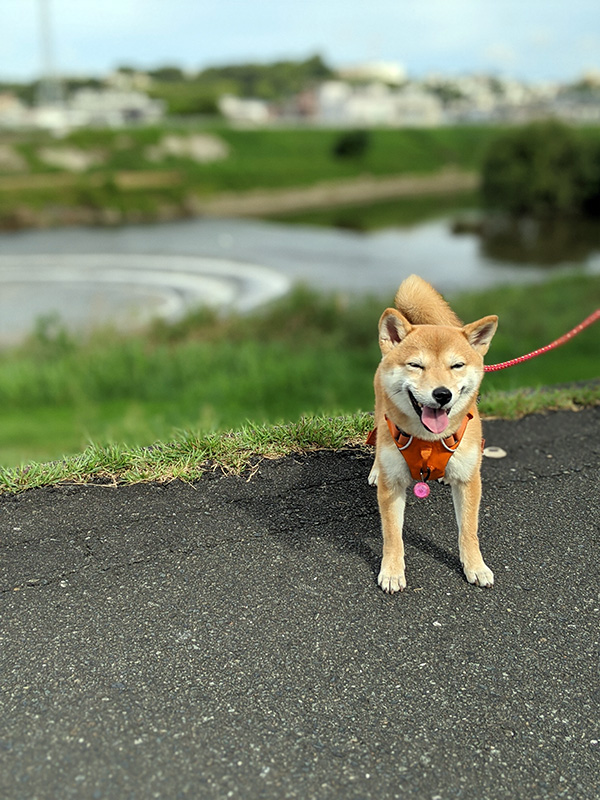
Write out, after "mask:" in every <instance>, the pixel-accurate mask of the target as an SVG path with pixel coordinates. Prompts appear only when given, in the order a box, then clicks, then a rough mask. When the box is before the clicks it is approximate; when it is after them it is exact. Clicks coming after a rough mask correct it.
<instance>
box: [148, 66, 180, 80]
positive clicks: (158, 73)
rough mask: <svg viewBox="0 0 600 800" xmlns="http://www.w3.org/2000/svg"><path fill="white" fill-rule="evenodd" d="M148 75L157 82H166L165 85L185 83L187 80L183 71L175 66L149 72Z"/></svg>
mask: <svg viewBox="0 0 600 800" xmlns="http://www.w3.org/2000/svg"><path fill="white" fill-rule="evenodd" d="M148 75H149V76H150V77H151V78H152V79H153V80H155V81H164V82H165V83H175V82H177V81H185V79H186V78H185V75H184V73H183V70H181V69H180V68H179V67H173V66H165V67H159V68H158V69H153V70H149V71H148Z"/></svg>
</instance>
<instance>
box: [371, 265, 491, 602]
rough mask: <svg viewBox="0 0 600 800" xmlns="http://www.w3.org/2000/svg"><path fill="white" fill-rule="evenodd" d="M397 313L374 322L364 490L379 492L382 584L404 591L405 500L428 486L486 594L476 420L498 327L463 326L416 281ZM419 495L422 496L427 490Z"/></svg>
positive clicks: (401, 294)
mask: <svg viewBox="0 0 600 800" xmlns="http://www.w3.org/2000/svg"><path fill="white" fill-rule="evenodd" d="M395 305H396V308H395V309H394V308H388V309H386V310H385V311H384V312H383V314H382V316H381V319H380V321H379V345H380V348H381V355H382V358H381V362H380V364H379V367H378V369H377V372H376V373H375V424H376V429H375V431H376V447H377V449H376V454H375V462H374V464H373V468H372V470H371V473H370V475H369V482H370V483H371V484H376V485H377V500H378V503H379V513H380V516H381V527H382V532H383V558H382V561H381V571H380V573H379V577H378V583H379V585H380V586H381V588H382V589H383V590H384V591H385V592H390V593H393V592H398V591H402V590H403V589H404V588H406V579H405V571H404V545H403V542H402V526H403V522H404V506H405V493H406V489H407V488H408V486H409V485H410V484H411V482H412V481H413V480H417V481H419V483H418V484H417V485H416V487H415V494H417V493H418V490H419V489H420V490H421V492H420V493H421V494H428V493H429V490H428V488H427V483H426V482H427V480H435V479H437V478H441V477H442V476H443V478H444V481H445V482H446V483H449V484H450V485H451V487H452V499H453V502H454V508H455V513H456V520H457V523H458V529H459V538H458V548H459V555H460V560H461V563H462V566H463V569H464V572H465V576H466V578H467V581H469V583H472V584H475V585H478V586H492V585H493V583H494V575H493V573H492V571H491V570H490V569H489V567H487V566H486V564H485V562H484V560H483V558H482V556H481V551H480V549H479V539H478V535H477V529H478V517H479V503H480V500H481V476H480V467H481V451H482V438H481V421H480V419H479V414H478V413H477V405H476V404H477V393H478V390H479V385H480V383H481V379H482V377H483V356H484V355H485V354H486V353H487V350H488V347H489V345H490V342H491V340H492V337H493V335H494V333H495V332H496V327H497V324H498V318H497V317H496V316H488V317H483V318H482V319H480V320H478V321H477V322H472V323H470V324H469V325H463V324H462V322H461V321H460V320H459V319H458V317H457V316H456V314H455V313H454V312H453V311H452V309H451V308H450V306H449V305H448V304H447V303H446V301H445V300H444V299H443V298H442V297H441V295H440V294H438V292H437V291H436V290H435V289H434V288H433V287H432V286H430V284H428V283H427V282H426V281H424V280H422V279H421V278H419V277H417V276H416V275H412V276H411V277H409V278H407V279H406V280H405V281H404V282H403V283H402V284H401V285H400V288H399V289H398V292H397V294H396V298H395ZM423 487H424V488H423Z"/></svg>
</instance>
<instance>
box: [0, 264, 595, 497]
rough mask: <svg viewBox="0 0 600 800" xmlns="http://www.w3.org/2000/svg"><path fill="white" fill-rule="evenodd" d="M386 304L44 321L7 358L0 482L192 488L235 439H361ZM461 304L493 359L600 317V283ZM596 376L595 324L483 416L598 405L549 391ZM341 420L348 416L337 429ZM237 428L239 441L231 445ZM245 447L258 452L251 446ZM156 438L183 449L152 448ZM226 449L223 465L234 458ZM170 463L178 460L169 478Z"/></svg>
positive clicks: (563, 284)
mask: <svg viewBox="0 0 600 800" xmlns="http://www.w3.org/2000/svg"><path fill="white" fill-rule="evenodd" d="M532 293H534V295H535V302H533V301H532ZM391 302H392V298H391V297H386V298H360V299H350V298H347V297H343V296H335V295H320V294H317V293H314V292H310V291H307V290H304V289H298V290H296V291H295V292H293V293H292V294H291V295H289V296H288V297H286V298H284V299H282V300H281V301H279V302H277V303H275V304H273V305H272V306H270V307H268V308H265V309H262V310H261V311H260V312H256V313H254V314H252V315H249V316H237V315H233V316H229V317H225V318H222V317H219V316H217V315H215V314H213V313H212V312H209V311H206V310H201V311H198V312H197V313H196V314H191V315H190V316H188V317H187V318H186V319H185V320H183V321H181V322H180V323H178V324H176V325H172V326H170V325H165V324H163V323H156V324H155V325H154V326H153V327H152V328H151V329H150V330H149V331H148V332H147V333H146V334H145V335H144V336H141V335H136V336H123V335H118V334H116V333H115V332H110V331H104V332H98V333H97V334H95V335H94V336H92V337H91V338H90V339H88V340H86V341H81V340H78V339H75V338H74V337H72V336H70V335H69V334H68V333H66V332H65V331H64V330H62V329H61V328H60V326H59V325H57V324H56V322H52V321H46V322H43V323H41V324H40V325H39V326H38V329H37V330H36V332H35V333H34V334H33V335H32V337H31V339H30V341H29V342H28V343H27V344H25V345H24V346H22V347H20V348H18V349H14V350H11V351H7V352H4V353H2V354H0V403H1V404H2V409H3V413H2V425H1V426H0V464H2V465H3V466H4V467H5V471H4V473H3V474H4V476H5V477H4V478H3V479H2V481H3V483H2V485H4V486H5V487H10V486H11V485H13V484H14V485H15V486H17V487H18V486H19V485H20V483H19V481H20V480H21V479H17V478H16V477H15V475H19V474H20V475H28V476H29V478H28V479H27V480H32V475H34V474H35V473H36V471H40V473H41V474H43V473H44V470H45V469H46V468H42V467H33V466H29V467H27V468H24V469H21V468H19V467H18V465H19V464H21V465H24V464H31V463H32V462H38V463H40V462H47V461H57V462H58V464H59V465H60V464H63V463H64V464H68V465H70V466H68V467H65V468H64V469H65V470H66V471H65V472H64V473H61V474H62V475H63V477H62V478H60V480H65V479H67V478H66V477H64V475H66V474H68V473H69V471H71V472H72V474H73V476H74V479H75V477H76V476H77V475H81V476H86V478H85V479H88V478H90V476H91V477H93V476H94V475H99V476H101V477H102V478H103V479H104V478H106V477H107V476H109V477H110V475H113V474H114V475H118V476H120V477H119V478H118V479H119V480H121V479H126V480H128V479H129V478H127V477H123V476H128V475H129V476H133V475H147V476H148V478H150V477H151V478H152V479H153V480H158V479H159V478H160V473H161V471H164V474H165V475H171V476H172V477H177V476H180V477H185V475H187V474H188V473H187V472H185V470H191V472H190V473H189V474H195V473H193V470H194V469H196V468H197V467H198V465H199V464H202V463H204V462H205V461H207V460H209V461H210V460H211V459H214V458H215V452H216V451H214V448H215V447H217V444H216V443H219V444H218V448H223V447H226V446H229V445H230V444H231V442H232V441H234V442H235V441H237V442H238V445H236V447H238V446H239V448H240V449H241V451H242V452H246V451H250V450H253V448H254V449H255V448H256V447H257V446H258V444H259V443H260V440H261V439H262V440H263V444H262V445H261V447H264V448H266V450H268V448H269V447H272V446H274V445H273V441H272V440H273V439H274V438H275V439H276V438H277V437H278V436H279V437H280V440H281V441H284V440H285V441H288V443H289V442H290V441H293V442H298V441H299V437H300V432H301V430H304V431H305V432H306V431H308V432H309V433H308V434H307V435H308V439H307V441H308V442H310V441H312V440H311V439H310V437H311V436H313V435H315V434H314V430H315V428H319V427H320V428H321V434H320V436H321V437H324V436H328V435H333V434H334V433H335V430H336V426H337V425H338V424H339V425H341V426H342V427H343V426H344V425H351V426H352V425H354V426H355V425H357V424H358V426H359V428H360V426H364V412H368V411H370V410H371V409H372V407H373V389H372V379H373V373H374V371H375V368H376V365H377V363H378V361H379V358H380V356H379V348H378V346H377V333H376V326H377V320H378V319H379V316H380V314H381V311H382V310H383V308H385V307H386V306H387V305H389V304H391ZM451 302H452V304H453V306H454V308H455V309H456V310H457V312H458V313H459V314H460V316H461V317H462V318H463V319H465V320H467V321H471V320H474V319H477V318H479V317H481V316H484V315H485V314H487V313H497V314H498V315H499V316H500V328H499V331H498V334H497V335H496V338H495V339H494V342H493V344H492V348H491V351H490V354H489V356H488V361H489V363H495V362H500V361H504V360H507V359H509V358H513V357H515V356H518V355H522V354H524V353H526V352H529V351H531V350H534V349H536V348H538V347H540V346H542V345H544V344H547V343H548V342H550V341H552V340H553V339H556V338H557V337H558V336H560V335H562V334H563V333H565V332H566V331H567V330H569V329H570V328H572V327H573V326H574V325H576V324H577V323H578V322H580V321H581V320H582V319H583V318H584V317H585V316H587V315H588V314H589V313H591V312H592V311H593V310H594V309H595V308H597V307H598V306H600V278H599V277H596V276H583V275H580V274H573V275H570V276H568V277H562V278H559V279H554V280H551V281H548V282H547V283H544V284H541V285H536V286H535V287H534V288H533V289H532V287H528V286H521V287H512V288H510V287H504V288H501V289H493V290H488V291H484V292H477V293H473V294H467V295H460V296H458V297H456V298H451ZM597 377H598V326H594V327H592V328H588V329H587V330H586V331H584V332H583V333H582V334H580V335H579V336H577V337H576V338H575V339H573V340H572V341H571V342H569V343H568V344H566V345H564V346H563V347H562V348H559V349H558V350H556V351H554V352H552V353H549V354H547V355H544V356H542V357H540V358H537V359H534V360H533V361H529V362H527V363H525V364H521V365H519V366H516V367H512V368H511V369H509V370H506V371H504V372H499V373H491V374H489V375H487V376H486V378H485V380H484V382H483V386H482V402H481V410H482V411H483V413H484V414H487V415H493V416H506V417H514V416H520V415H522V414H525V413H532V412H534V411H538V410H541V409H545V408H569V407H579V406H583V405H594V404H596V403H598V402H600V399H599V398H600V388H599V387H598V384H595V385H592V386H588V387H584V388H578V387H576V388H575V389H566V390H565V389H563V388H560V387H559V388H552V386H556V385H557V384H565V383H569V382H572V383H577V382H581V381H592V380H594V379H596V378H597ZM547 387H550V388H547ZM357 412H358V417H356V419H355V415H356V414H357ZM338 418H341V419H342V420H344V421H343V422H339V423H337V422H336V423H335V424H334V423H333V422H331V420H337V419H338ZM298 420H304V421H303V422H301V423H298V422H297V421H298ZM348 420H350V421H349V422H348ZM352 420H354V422H353V421H352ZM356 420H358V422H357V421H356ZM262 426H264V427H262ZM290 426H291V428H290ZM294 426H297V427H294ZM303 426H304V427H303ZM328 427H329V428H330V430H328ZM233 430H236V431H242V433H235V434H231V433H229V434H227V435H226V436H223V433H222V432H223V431H233ZM290 430H291V431H292V433H290ZM344 430H346V433H345V434H344V435H347V436H348V440H353V437H356V436H359V435H360V436H362V428H360V430H359V431H358V432H357V431H354V432H353V430H354V429H353V428H351V429H350V430H349V431H348V430H347V429H344ZM257 431H261V434H260V436H258V435H257V433H256V432H257ZM281 431H285V433H281ZM311 431H312V432H311ZM253 432H254V433H253ZM336 435H337V434H336ZM240 436H242V439H243V437H244V436H246V437H247V439H248V437H249V440H250V441H251V439H252V436H254V437H255V439H256V442H255V443H254V445H252V446H250V444H245V445H243V446H242V445H240V444H239V442H240V441H242V439H239V437H240ZM236 437H237V438H236ZM282 437H283V438H282ZM290 437H291V438H290ZM157 441H159V442H175V444H173V445H162V444H161V445H159V446H157V447H154V446H153V445H154V443H155V442H157ZM244 441H245V440H244ZM321 441H323V440H322V439H321ZM336 441H337V440H336ZM340 441H341V440H340ZM123 443H126V445H124V444H123ZM148 447H151V449H150V450H148V449H147V448H148ZM211 448H213V449H211ZM266 450H265V452H266ZM82 451H83V453H84V455H78V454H81V453H82ZM218 452H219V456H218V457H219V458H224V452H225V451H224V450H219V451H218ZM257 452H263V451H262V450H258V451H257ZM269 452H270V451H269ZM166 454H169V455H166ZM71 457H74V458H71ZM65 459H66V460H65ZM82 459H83V461H82ZM95 461H96V462H97V464H98V466H97V467H94V466H93V464H94V462H95ZM165 461H168V462H169V463H172V464H176V465H177V466H176V468H175V467H174V468H173V469H174V471H172V472H169V470H167V469H166V468H165ZM186 465H187V466H186ZM48 469H49V470H50V472H49V473H48V475H49V477H48V478H47V479H43V480H44V481H45V482H54V477H53V476H54V475H55V474H56V470H59V469H62V467H60V466H57V465H52V466H51V467H48ZM15 470H16V472H15ZM19 470H20V471H19ZM96 470H98V471H96ZM177 470H183V472H182V473H181V474H179V473H178V474H176V471H177ZM81 479H84V478H83V477H82V478H81Z"/></svg>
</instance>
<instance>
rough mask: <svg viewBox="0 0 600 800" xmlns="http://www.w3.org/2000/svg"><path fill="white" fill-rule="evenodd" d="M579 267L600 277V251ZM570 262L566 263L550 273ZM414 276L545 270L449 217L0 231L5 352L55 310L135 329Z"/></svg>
mask: <svg viewBox="0 0 600 800" xmlns="http://www.w3.org/2000/svg"><path fill="white" fill-rule="evenodd" d="M577 263H578V265H579V266H581V268H582V269H583V270H584V271H586V272H595V273H597V272H600V249H597V248H596V249H592V250H591V251H589V252H588V253H586V254H585V255H584V256H583V257H581V254H578V259H577ZM570 267H572V264H570V263H569V259H568V258H565V259H564V261H559V263H558V264H557V265H556V264H555V265H554V267H553V272H556V271H557V270H562V269H565V270H566V269H569V268H570ZM413 272H414V273H417V274H419V275H421V276H422V277H424V278H426V279H427V280H429V281H431V283H433V284H434V285H435V286H436V287H437V288H439V289H440V290H441V291H443V292H453V291H457V290H463V289H477V288H483V287H489V286H493V285H498V284H502V283H515V282H533V281H536V280H540V279H542V278H544V277H547V275H548V268H547V267H540V266H535V265H531V264H526V263H520V264H519V263H515V261H513V260H510V261H509V260H505V259H503V258H502V257H500V258H499V257H494V256H493V255H489V254H488V253H486V250H485V248H484V247H483V246H482V244H481V241H480V238H479V236H478V235H476V234H474V233H467V234H463V235H461V236H456V235H453V234H452V232H451V225H450V220H449V219H439V220H436V221H433V222H428V223H425V224H421V225H417V226H415V227H412V228H398V229H387V230H384V231H379V232H375V233H367V234H365V233H354V232H351V231H342V230H335V229H328V228H316V227H308V226H296V225H293V226H292V225H286V224H280V223H270V222H261V221H255V220H242V219H235V220H233V219H199V220H191V221H180V222H171V223H163V224H160V225H147V226H141V225H140V226H125V227H121V228H68V229H54V230H47V231H24V232H18V233H11V234H2V235H0V345H7V344H12V343H15V342H17V341H19V340H20V339H22V338H23V337H24V336H25V335H26V334H27V333H28V332H29V331H31V330H32V328H33V326H34V324H35V321H36V319H39V318H40V317H44V316H48V315H50V314H56V315H59V317H60V319H61V320H62V322H63V323H64V324H66V325H67V326H69V327H70V328H73V329H83V328H90V327H93V326H98V325H102V324H104V323H106V322H110V323H111V324H115V325H119V326H122V327H132V326H135V325H139V324H143V323H145V322H147V321H148V319H150V318H151V317H153V316H162V317H164V318H165V319H169V320H175V319H177V318H178V317H180V316H181V315H182V314H184V313H185V312H186V311H187V310H189V309H190V308H193V307H194V306H197V305H199V304H202V303H204V304H208V305H212V306H216V307H219V308H224V309H226V308H236V309H239V310H242V311H246V310H249V309H251V308H253V307H256V306H257V305H260V304H261V303H264V302H266V301H268V300H271V299H273V298H276V297H279V296H281V295H282V294H284V293H285V292H287V291H288V290H289V288H290V287H291V286H292V285H294V284H295V283H304V284H306V285H309V286H312V287H314V288H316V289H321V290H327V291H331V290H334V291H343V292H349V293H371V294H377V295H385V294H386V293H389V294H390V295H391V294H392V293H393V292H394V291H395V289H396V288H397V286H398V284H399V283H400V281H401V280H402V279H403V278H404V277H406V276H407V275H409V274H411V273H413Z"/></svg>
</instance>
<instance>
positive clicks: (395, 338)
mask: <svg viewBox="0 0 600 800" xmlns="http://www.w3.org/2000/svg"><path fill="white" fill-rule="evenodd" d="M497 324H498V318H497V317H495V316H489V317H484V318H483V319H481V320H478V321H477V322H473V323H471V324H470V325H465V326H464V327H463V328H454V327H449V326H445V325H414V326H413V325H411V324H410V323H409V322H408V320H407V319H406V318H405V317H403V315H402V314H400V312H399V311H396V310H395V309H393V308H388V309H387V310H386V311H384V313H383V315H382V317H381V320H380V322H379V345H380V347H381V353H382V362H381V365H380V368H379V376H380V381H381V385H382V388H383V390H384V391H385V393H386V395H387V397H388V398H389V400H390V401H391V402H392V403H393V404H394V405H395V406H396V408H397V409H398V411H400V412H401V414H402V421H403V425H404V427H405V430H406V432H407V433H410V434H412V435H414V436H418V437H421V438H426V439H435V438H440V437H441V435H443V434H444V432H445V431H446V429H447V428H449V427H450V426H451V424H452V423H454V422H455V421H456V420H458V419H461V418H462V417H463V416H464V415H465V414H466V413H467V411H468V410H469V408H470V407H471V406H472V405H473V402H474V400H475V397H476V395H477V391H478V389H479V384H480V383H481V379H482V377H483V356H484V355H485V353H486V352H487V350H488V347H489V345H490V342H491V340H492V337H493V335H494V333H495V331H496V327H497Z"/></svg>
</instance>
